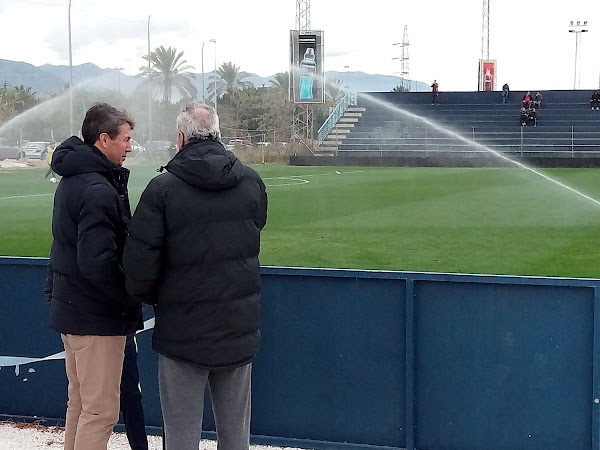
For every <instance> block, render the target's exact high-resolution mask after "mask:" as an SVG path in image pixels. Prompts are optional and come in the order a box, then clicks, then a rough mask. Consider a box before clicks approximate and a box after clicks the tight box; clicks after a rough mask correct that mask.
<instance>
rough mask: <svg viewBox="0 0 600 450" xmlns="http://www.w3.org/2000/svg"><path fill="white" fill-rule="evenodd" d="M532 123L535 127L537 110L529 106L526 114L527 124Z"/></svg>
mask: <svg viewBox="0 0 600 450" xmlns="http://www.w3.org/2000/svg"><path fill="white" fill-rule="evenodd" d="M531 123H532V124H533V127H534V128H535V127H537V112H536V111H535V108H531V109H530V110H529V112H528V114H527V124H531Z"/></svg>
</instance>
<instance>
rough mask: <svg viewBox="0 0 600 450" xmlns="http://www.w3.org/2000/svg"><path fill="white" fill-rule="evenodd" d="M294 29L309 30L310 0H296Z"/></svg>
mask: <svg viewBox="0 0 600 450" xmlns="http://www.w3.org/2000/svg"><path fill="white" fill-rule="evenodd" d="M296 27H297V28H296V29H297V30H298V31H301V32H302V31H305V32H306V31H309V30H310V0H296Z"/></svg>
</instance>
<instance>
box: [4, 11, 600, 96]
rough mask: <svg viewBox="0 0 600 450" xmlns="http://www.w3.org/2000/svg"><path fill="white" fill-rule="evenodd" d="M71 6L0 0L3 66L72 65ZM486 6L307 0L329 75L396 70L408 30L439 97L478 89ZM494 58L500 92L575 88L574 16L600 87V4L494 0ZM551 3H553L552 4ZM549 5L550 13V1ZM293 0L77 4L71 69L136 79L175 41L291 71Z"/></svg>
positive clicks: (418, 63)
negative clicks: (584, 26)
mask: <svg viewBox="0 0 600 450" xmlns="http://www.w3.org/2000/svg"><path fill="white" fill-rule="evenodd" d="M68 3H69V2H68V0H0V42H2V45H0V59H9V60H16V61H25V62H28V63H31V64H34V65H42V64H45V63H50V64H68V26H67V17H68ZM482 3H483V2H482V1H481V0H455V1H447V0H420V1H391V0H369V1H368V2H359V1H357V0H312V2H311V25H312V28H313V29H315V30H323V31H324V34H325V70H338V71H346V69H345V68H344V67H345V66H349V70H350V71H362V72H366V73H379V74H385V75H393V74H398V72H399V71H400V63H399V62H398V61H397V60H393V59H392V58H394V57H398V56H400V48H399V46H394V45H393V44H394V43H397V42H401V41H402V34H403V30H404V26H405V25H407V26H408V35H409V42H410V46H409V58H410V59H409V70H410V73H409V78H410V79H416V80H419V81H424V82H427V83H430V82H431V81H432V80H433V79H434V78H435V79H437V81H438V83H439V84H440V89H441V90H447V91H451V90H458V91H469V90H476V89H477V67H478V59H479V58H480V56H481V28H482V23H481V17H482ZM490 4H491V8H490V9H491V10H490V59H496V60H497V67H498V69H497V70H498V74H497V75H498V78H497V81H498V85H500V86H501V85H502V84H503V83H505V82H508V83H509V84H510V86H511V89H513V90H519V89H529V90H538V89H540V90H548V89H572V88H573V83H574V71H575V34H574V33H569V32H568V31H569V22H570V21H571V20H575V21H577V20H580V21H582V22H583V21H584V20H587V21H588V23H589V32H587V33H584V34H582V36H581V46H580V58H581V59H580V69H581V76H580V86H581V88H582V89H594V88H598V87H599V83H600V56H599V55H600V51H599V49H600V1H598V0H569V1H564V2H556V3H555V2H548V1H547V0H527V1H522V0H521V1H517V0H502V1H499V0H490ZM554 4H556V6H554ZM551 5H552V6H551ZM295 13H296V1H295V0H254V1H247V0H215V1H213V2H208V1H202V2H200V1H193V0H72V8H71V19H72V44H73V64H74V65H78V64H82V63H85V62H93V63H94V64H96V65H98V66H100V67H103V68H110V67H124V68H125V73H128V74H130V75H134V74H136V73H137V72H138V69H139V67H140V66H141V65H143V64H144V60H143V59H142V55H144V54H146V53H147V46H148V41H147V26H148V16H151V19H150V44H151V47H152V48H154V47H156V46H158V45H164V46H174V47H176V48H177V49H178V50H183V51H184V53H185V56H186V59H187V60H188V62H189V63H190V64H192V65H193V66H194V67H195V71H197V72H200V71H201V66H202V44H203V42H206V41H208V40H209V39H216V40H217V43H216V46H215V45H213V44H212V43H208V42H207V43H206V45H205V48H204V65H205V71H206V72H208V71H210V70H212V69H213V67H214V57H215V53H214V51H215V47H216V57H217V64H218V65H219V64H221V63H222V62H226V61H232V62H233V63H235V64H237V65H238V66H240V67H241V69H242V70H245V71H247V72H254V73H256V74H258V75H261V76H269V75H272V74H274V73H277V72H283V71H286V70H288V59H289V56H288V54H289V30H290V29H295V28H296V24H295Z"/></svg>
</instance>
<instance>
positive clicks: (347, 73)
mask: <svg viewBox="0 0 600 450" xmlns="http://www.w3.org/2000/svg"><path fill="white" fill-rule="evenodd" d="M344 69H346V87H347V89H348V92H350V66H344Z"/></svg>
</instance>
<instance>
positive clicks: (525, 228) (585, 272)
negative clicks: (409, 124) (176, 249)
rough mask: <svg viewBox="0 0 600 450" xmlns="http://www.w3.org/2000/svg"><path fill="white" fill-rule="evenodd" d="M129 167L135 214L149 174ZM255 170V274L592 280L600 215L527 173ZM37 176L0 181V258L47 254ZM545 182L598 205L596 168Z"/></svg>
mask: <svg viewBox="0 0 600 450" xmlns="http://www.w3.org/2000/svg"><path fill="white" fill-rule="evenodd" d="M130 168H131V170H132V175H131V179H130V196H131V201H132V207H134V206H135V205H136V204H137V202H138V200H139V197H140V195H141V193H142V190H143V189H144V187H145V186H146V184H147V182H148V180H150V179H151V178H152V177H153V176H156V168H155V167H154V166H138V165H131V166H130ZM255 168H256V169H257V170H258V171H259V172H260V173H261V175H262V176H263V178H264V180H265V184H266V185H267V189H268V193H269V219H268V223H267V227H266V228H265V230H264V232H263V235H262V250H261V264H262V265H278V266H294V267H331V268H356V269H381V270H406V271H425V272H453V273H485V274H510V275H540V276H565V277H591V278H598V277H600V227H599V225H600V205H599V204H597V203H595V202H593V201H590V200H586V199H584V198H582V197H581V196H578V195H576V194H574V193H573V192H570V191H569V190H567V189H565V188H562V187H559V186H557V185H555V184H553V183H551V182H549V181H547V180H545V179H543V178H542V177H539V176H537V175H535V174H533V173H531V172H528V171H526V170H524V169H519V168H503V169H493V168H485V169H472V168H401V167H395V168H361V167H355V168H350V167H290V166H256V167H255ZM336 171H337V172H340V173H339V174H338V173H336ZM44 173H45V168H39V169H27V170H12V169H11V170H2V171H0V255H7V256H48V254H49V248H50V242H51V214H52V193H53V192H54V190H55V188H56V185H55V184H51V183H49V182H47V181H44V179H43V175H44ZM544 173H545V174H547V175H549V176H551V177H553V178H555V179H556V180H558V181H560V182H562V183H565V184H567V185H569V186H571V187H573V188H575V189H577V190H580V191H582V192H584V193H585V194H586V195H588V196H590V197H592V198H594V199H596V200H599V199H600V171H599V170H598V169H552V170H546V171H544Z"/></svg>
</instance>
